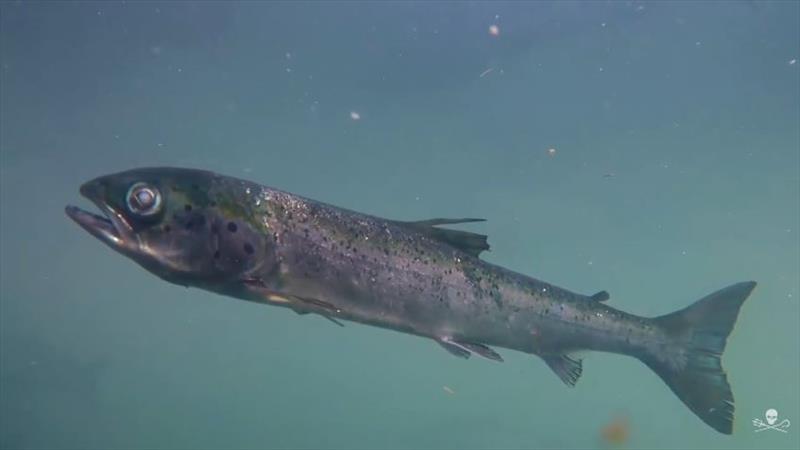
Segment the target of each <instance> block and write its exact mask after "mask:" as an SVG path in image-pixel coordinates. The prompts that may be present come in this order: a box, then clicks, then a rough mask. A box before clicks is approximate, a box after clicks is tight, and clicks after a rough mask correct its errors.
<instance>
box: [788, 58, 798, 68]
mask: <svg viewBox="0 0 800 450" xmlns="http://www.w3.org/2000/svg"><path fill="white" fill-rule="evenodd" d="M795 64H797V59H790V60H789V65H790V66H793V65H795Z"/></svg>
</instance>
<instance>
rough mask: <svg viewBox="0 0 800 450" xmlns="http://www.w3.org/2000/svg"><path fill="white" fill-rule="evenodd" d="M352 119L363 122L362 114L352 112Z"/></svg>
mask: <svg viewBox="0 0 800 450" xmlns="http://www.w3.org/2000/svg"><path fill="white" fill-rule="evenodd" d="M350 118H351V119H353V120H361V114H359V113H357V112H356V111H350Z"/></svg>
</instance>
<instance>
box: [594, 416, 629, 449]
mask: <svg viewBox="0 0 800 450" xmlns="http://www.w3.org/2000/svg"><path fill="white" fill-rule="evenodd" d="M630 435H631V426H630V423H629V422H628V418H627V417H616V418H614V419H613V420H612V421H611V422H609V423H608V424H607V425H606V426H604V427H603V428H601V429H600V437H601V438H602V439H603V440H604V441H605V442H606V443H608V444H611V445H614V446H621V445H623V444H625V443H626V442H627V441H628V438H629V437H630Z"/></svg>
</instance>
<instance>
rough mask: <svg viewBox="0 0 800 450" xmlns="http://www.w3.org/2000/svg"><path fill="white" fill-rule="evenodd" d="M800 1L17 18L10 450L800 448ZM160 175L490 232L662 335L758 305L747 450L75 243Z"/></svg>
mask: <svg viewBox="0 0 800 450" xmlns="http://www.w3.org/2000/svg"><path fill="white" fill-rule="evenodd" d="M799 5H800V4H798V3H797V2H759V1H727V2H726V1H714V2H705V3H704V2H694V3H689V2H676V3H668V2H657V3H654V2H638V1H631V2H608V3H606V2H581V3H569V2H557V3H556V2H537V3H508V4H506V3H491V4H490V3H429V4H426V3H408V2H402V3H360V2H358V3H356V2H353V3H341V2H329V3H322V2H313V3H312V2H309V3H292V4H289V3H266V2H265V3H258V2H248V3H215V2H198V3H190V2H172V3H169V2H163V3H161V2H146V3H145V2H96V3H92V2H41V3H32V2H4V3H2V4H0V25H1V28H0V60H1V62H2V67H0V114H2V115H1V116H0V158H1V159H0V208H1V210H0V211H1V214H0V239H1V242H0V313H1V314H0V326H1V327H2V328H0V338H2V339H1V340H0V351H2V355H1V356H2V357H1V358H0V362H1V363H2V366H0V389H1V390H0V397H1V398H0V400H1V401H0V447H2V448H4V449H27V448H54V449H55V448H97V449H108V448H126V449H127V448H159V449H162V448H163V449H172V448H174V449H179V448H180V449H184V448H208V449H211V448H213V449H223V448H365V449H366V448H370V449H371V448H596V447H599V448H608V447H613V446H614V445H615V444H614V443H613V442H610V441H609V439H610V440H611V441H613V440H620V441H623V442H622V444H621V445H622V446H623V447H627V448H687V449H688V448H786V449H789V448H798V447H800V389H799V388H798V384H799V382H798V380H799V379H800V362H799V359H798V349H799V348H800V331H798V330H800V326H799V325H800V307H798V299H799V298H800V278H799V276H798V273H800V240H799V238H798V233H800V126H799V125H798V124H800V62H797V60H798V59H800V6H799ZM158 165H172V166H188V167H196V168H204V169H210V170H214V171H217V172H220V173H224V174H228V175H232V176H238V177H242V178H247V179H251V180H253V181H257V182H260V183H262V184H266V185H271V186H275V187H278V188H282V189H285V190H289V191H292V192H296V193H298V194H302V195H305V196H308V197H311V198H315V199H318V200H322V201H326V202H329V203H333V204H336V205H340V206H343V207H347V208H350V209H355V210H360V211H363V212H368V213H371V214H375V215H380V216H385V217H391V218H397V219H406V220H414V219H425V218H431V217H484V218H487V219H488V222H486V223H482V224H475V225H472V226H470V227H469V229H470V230H474V231H478V232H481V233H486V234H488V235H489V242H490V243H491V245H492V252H491V253H489V254H488V255H487V256H485V259H487V260H489V261H491V262H493V263H497V264H500V265H503V266H506V267H508V268H510V269H513V270H516V271H520V272H523V273H527V274H530V275H533V276H536V277H538V278H541V279H544V280H547V281H549V282H552V283H555V284H558V285H561V286H564V287H566V288H569V289H571V290H574V291H577V292H596V291H599V290H607V291H609V292H610V293H611V300H610V304H611V305H613V306H615V307H617V308H620V309H623V310H625V311H629V312H632V313H636V314H641V315H645V316H655V315H660V314H665V313H667V312H671V311H674V310H677V309H680V308H682V307H684V306H686V305H688V304H689V303H691V302H692V301H694V300H696V299H698V298H700V297H701V296H703V295H705V294H707V293H709V292H711V291H713V290H715V289H718V288H721V287H723V286H725V285H728V284H730V283H733V282H737V281H743V280H750V279H753V280H757V281H758V282H759V286H758V288H757V289H756V291H755V292H754V293H753V295H752V297H751V298H750V299H749V300H748V301H747V302H746V303H745V305H744V307H743V309H742V311H741V315H740V317H739V321H738V323H737V326H736V329H735V330H734V333H733V335H732V337H731V339H730V340H729V342H728V348H727V351H726V354H725V357H724V359H723V364H724V366H725V367H726V369H727V371H728V374H729V380H730V382H731V385H732V387H733V391H734V394H735V398H736V419H735V427H734V434H733V435H732V436H724V435H721V434H719V433H717V432H715V431H713V430H712V429H710V428H709V427H707V426H706V425H705V424H703V423H702V422H701V421H700V420H698V419H697V418H696V417H695V416H694V415H693V414H692V413H691V412H690V411H689V410H688V409H687V408H686V407H685V406H684V405H683V404H682V403H681V402H680V401H679V400H678V399H677V398H676V397H675V396H674V395H673V394H672V392H670V390H669V389H668V388H667V387H666V386H665V385H664V384H663V383H662V381H661V380H660V379H658V377H656V376H655V375H654V374H653V373H652V372H651V371H650V370H649V369H647V368H646V367H645V366H644V365H642V364H640V363H639V362H637V361H636V360H634V359H631V358H626V357H622V356H616V355H608V354H589V355H587V356H586V360H585V362H584V372H583V376H582V378H581V380H580V382H579V383H578V385H577V386H576V387H575V388H573V389H570V388H567V387H565V386H564V385H563V384H562V383H561V382H560V381H559V380H558V378H557V377H556V376H554V375H553V373H552V372H551V371H550V370H549V369H548V368H547V367H546V366H545V364H543V363H542V361H541V360H539V359H538V358H535V357H533V356H530V355H525V354H521V353H515V352H511V351H507V350H501V352H502V353H503V356H504V358H505V360H506V361H505V363H503V364H496V363H492V362H489V361H485V360H481V359H476V358H472V359H470V360H461V359H457V358H453V357H452V356H450V355H449V354H447V353H446V352H444V351H442V349H441V348H440V347H439V346H437V345H435V344H434V343H432V342H430V341H427V340H424V339H420V338H416V337H411V336H407V335H402V334H398V333H393V332H389V331H384V330H380V329H375V328H368V327H365V326H361V325H355V324H348V326H346V327H345V328H339V327H336V326H333V325H332V324H331V323H330V322H328V321H325V320H324V319H322V318H319V317H311V316H298V315H296V314H294V313H292V312H289V311H287V310H284V309H280V308H269V307H263V306H259V305H255V304H248V303H245V302H239V301H235V300H233V299H228V298H224V297H220V296H216V295H213V294H210V293H206V292H202V291H199V290H196V289H183V288H179V287H176V286H173V285H169V284H167V283H164V282H163V281H161V280H159V279H157V278H156V277H154V276H152V275H150V274H148V273H146V272H145V271H143V270H142V269H141V268H139V267H138V266H136V265H135V264H132V263H131V262H130V261H128V260H125V259H124V258H123V257H121V256H119V255H117V254H115V253H113V252H112V251H110V250H109V249H108V248H107V247H105V246H103V245H102V244H101V243H99V242H97V241H96V240H95V239H94V238H92V237H91V236H89V235H88V234H86V233H85V232H83V231H82V230H81V229H79V228H78V227H77V226H76V225H75V224H74V223H72V222H71V221H70V220H68V219H67V217H65V215H64V212H63V208H64V205H66V204H68V203H77V204H80V205H82V206H83V207H86V208H90V207H91V206H90V205H88V204H87V202H85V201H83V200H81V199H80V196H79V193H78V186H79V185H80V184H81V183H82V182H83V181H85V180H87V179H89V178H92V177H95V176H97V175H101V174H105V173H110V172H114V171H119V170H123V169H127V168H132V167H137V166H158ZM769 408H774V409H776V410H777V411H778V414H779V420H783V419H789V420H790V422H791V423H792V425H791V427H789V428H787V429H785V430H784V431H786V432H785V433H784V432H779V431H775V430H765V431H759V432H756V428H755V427H754V426H753V424H752V421H753V419H754V418H759V419H762V420H765V419H764V414H765V411H766V410H767V409H769ZM609 430H610V431H609ZM620 430H622V431H620ZM604 436H605V437H604Z"/></svg>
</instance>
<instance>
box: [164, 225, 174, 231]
mask: <svg viewBox="0 0 800 450" xmlns="http://www.w3.org/2000/svg"><path fill="white" fill-rule="evenodd" d="M170 231H172V227H171V226H169V225H164V233H169V232H170Z"/></svg>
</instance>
